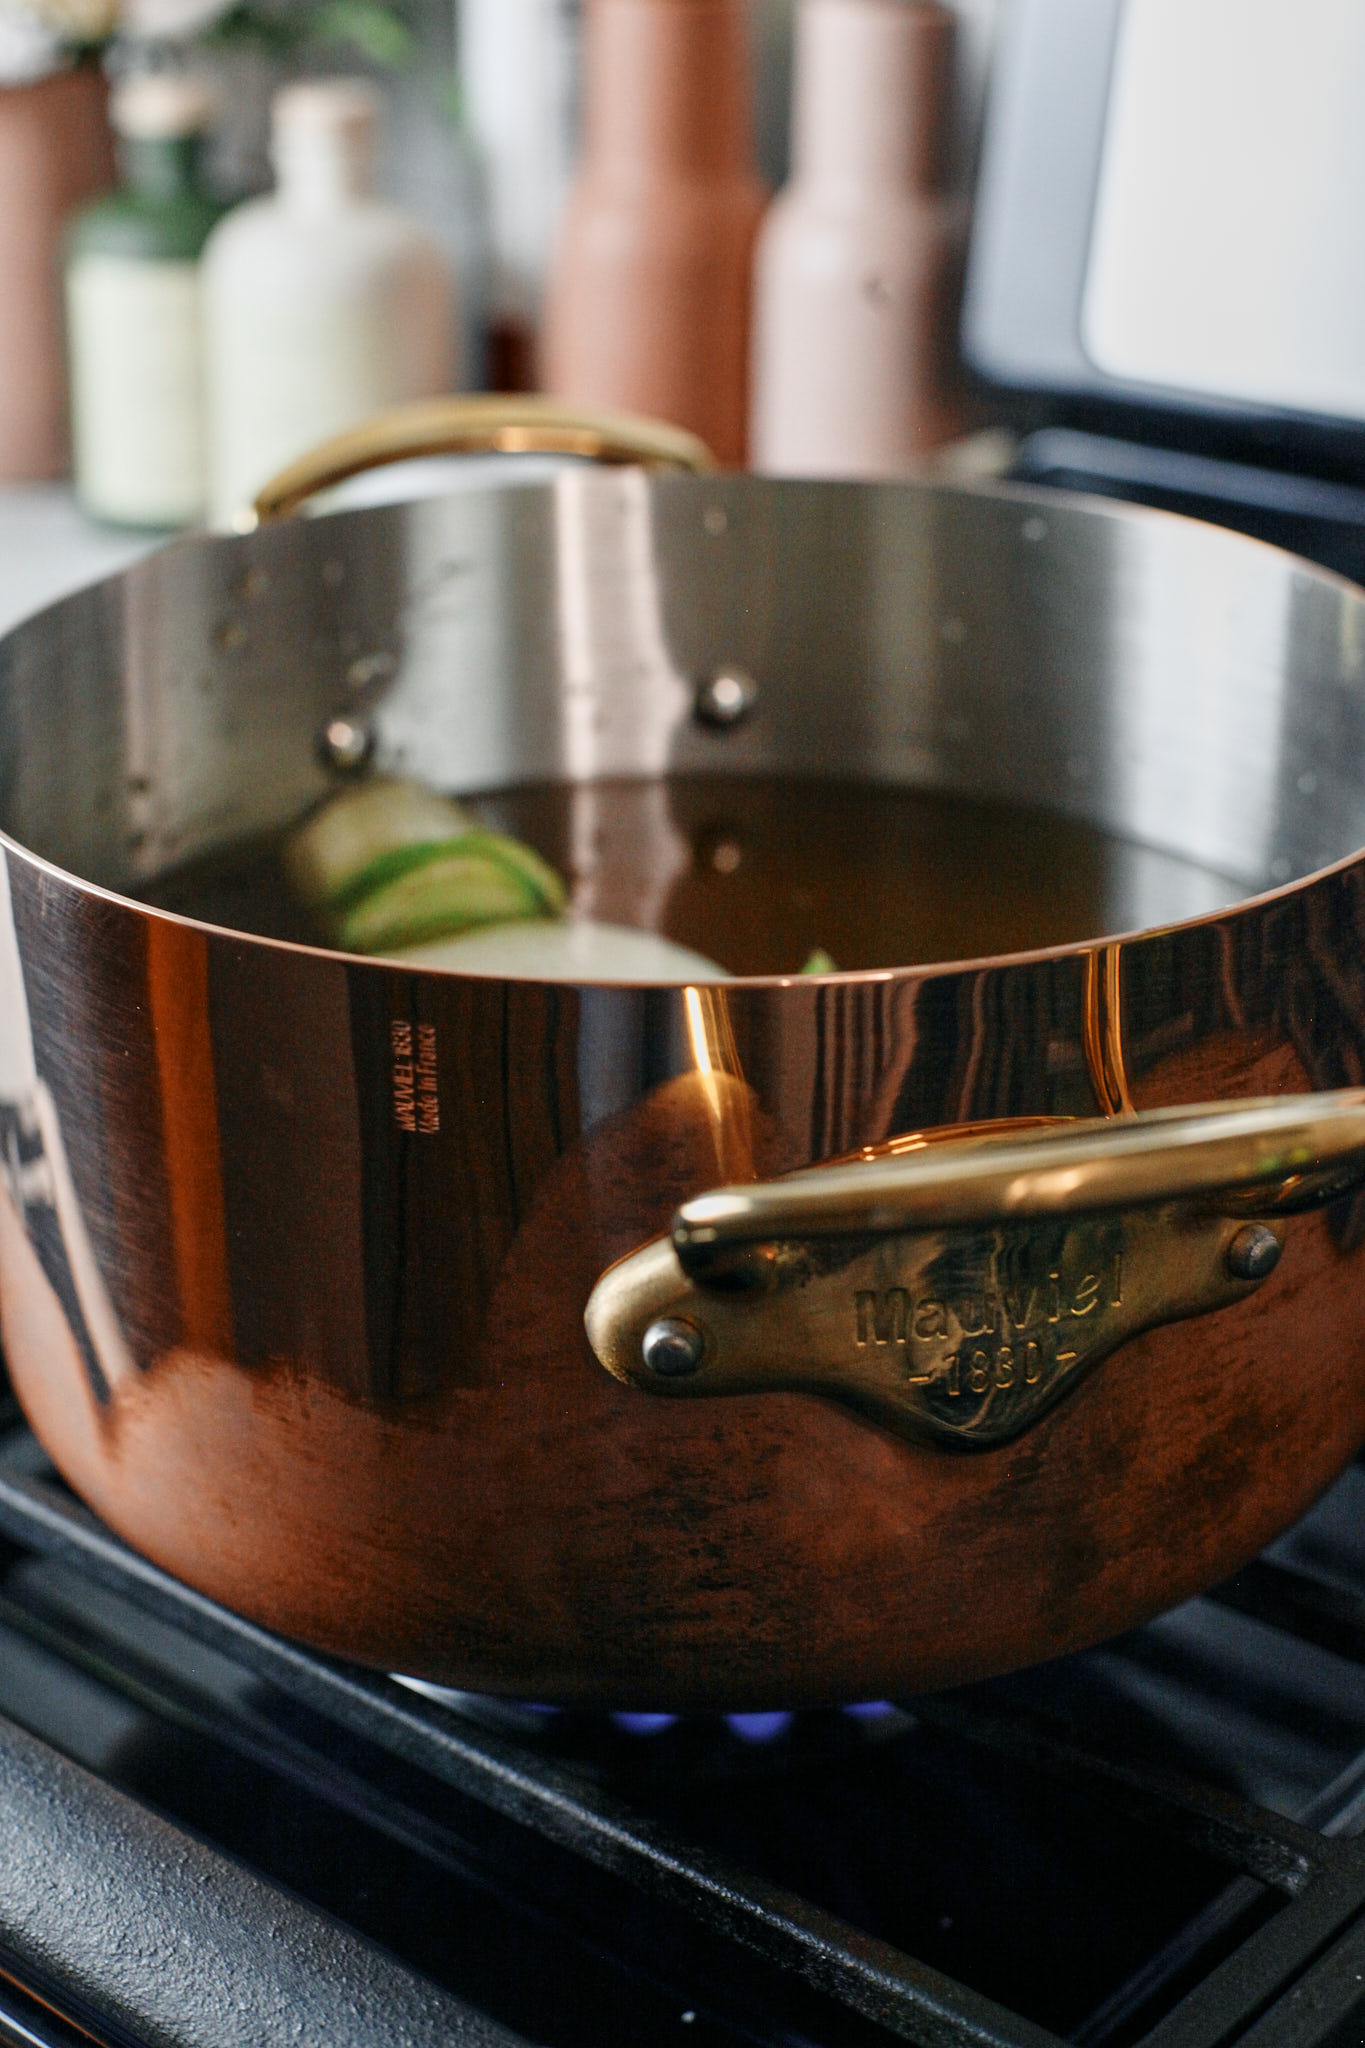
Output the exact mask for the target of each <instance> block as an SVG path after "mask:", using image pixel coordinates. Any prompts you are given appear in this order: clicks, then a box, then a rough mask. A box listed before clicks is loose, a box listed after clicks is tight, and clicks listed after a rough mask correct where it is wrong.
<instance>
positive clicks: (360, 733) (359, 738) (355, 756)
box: [318, 716, 374, 775]
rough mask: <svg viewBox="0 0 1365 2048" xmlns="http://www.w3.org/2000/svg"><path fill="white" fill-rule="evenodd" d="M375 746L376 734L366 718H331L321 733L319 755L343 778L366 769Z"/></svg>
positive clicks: (327, 765)
mask: <svg viewBox="0 0 1365 2048" xmlns="http://www.w3.org/2000/svg"><path fill="white" fill-rule="evenodd" d="M373 746H374V734H373V733H372V732H371V731H370V728H369V726H368V725H366V723H365V721H364V719H363V718H346V717H344V716H338V717H336V718H329V719H328V721H327V723H326V725H324V726H323V728H322V731H321V732H320V733H319V734H318V753H319V755H320V756H321V757H322V761H323V763H324V765H325V766H326V767H328V768H335V769H337V770H339V771H340V772H341V773H342V774H343V775H351V774H354V772H355V770H356V769H357V768H363V767H364V766H365V763H366V762H367V761H368V760H369V758H370V751H371V749H372V747H373Z"/></svg>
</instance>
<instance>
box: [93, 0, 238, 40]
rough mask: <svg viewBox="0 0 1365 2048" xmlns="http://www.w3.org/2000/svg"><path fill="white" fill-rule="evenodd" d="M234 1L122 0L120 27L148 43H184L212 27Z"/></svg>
mask: <svg viewBox="0 0 1365 2048" xmlns="http://www.w3.org/2000/svg"><path fill="white" fill-rule="evenodd" d="M231 5H232V0H122V5H121V6H120V8H119V21H120V26H121V27H122V28H123V30H124V32H125V33H126V34H128V35H130V36H138V37H140V38H142V39H144V40H146V41H148V42H172V43H175V42H183V41H184V40H186V39H187V38H188V37H190V36H197V35H201V34H202V33H203V31H204V30H205V29H206V28H211V27H212V26H213V24H214V22H215V21H217V20H218V18H219V16H220V15H223V14H226V13H227V11H228V8H229V7H230V6H231Z"/></svg>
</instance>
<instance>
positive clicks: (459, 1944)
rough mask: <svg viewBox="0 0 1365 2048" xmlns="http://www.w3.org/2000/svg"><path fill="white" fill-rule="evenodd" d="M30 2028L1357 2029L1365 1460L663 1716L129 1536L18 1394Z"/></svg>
mask: <svg viewBox="0 0 1365 2048" xmlns="http://www.w3.org/2000/svg"><path fill="white" fill-rule="evenodd" d="M0 1536H2V1538H3V1543H2V1545H0V1817H3V1829H4V1835H3V1839H4V1841H5V1846H6V1853H5V1854H4V1855H3V1856H0V2041H3V2042H14V2043H20V2042H23V2043H29V2044H57V2043H64V2044H70V2043H74V2042H78V2041H80V2042H88V2041H91V2040H94V2041H96V2042H101V2043H105V2044H107V2048H132V2044H144V2043H146V2044H150V2043H157V2044H169V2043H176V2044H185V2048H200V2044H203V2048H209V2044H212V2048H224V2044H233V2048H235V2044H237V2043H247V2042H250V2043H253V2044H266V2043H269V2044H273V2043H274V2042H276V2041H279V2042H288V2041H293V2040H299V2041H311V2040H317V2041H325V2042H327V2043H328V2044H330V2048H352V2044H355V2048H361V2044H365V2048H369V2044H371V2043H373V2044H378V2043H380V2042H383V2043H385V2044H386V2048H389V2044H394V2043H398V2042H402V2043H412V2044H425V2043H428V2042H431V2043H435V2042H455V2043H464V2042H469V2043H479V2044H483V2043H487V2044H490V2048H491V2044H512V2043H516V2042H535V2043H540V2044H554V2048H580V2044H583V2048H586V2044H588V2043H592V2044H593V2048H601V2044H603V2043H615V2042H622V2043H636V2042H639V2043H641V2044H644V2043H649V2044H654V2043H678V2044H686V2048H702V2044H710V2043H715V2044H719V2043H738V2042H745V2043H749V2042H752V2043H764V2044H783V2048H788V2044H790V2048H795V2044H798V2043H799V2044H802V2048H816V2044H820V2048H835V2044H839V2048H843V2044H850V2048H852V2044H872V2043H877V2042H889V2041H895V2040H901V2041H911V2042H916V2043H920V2044H923V2048H968V2044H971V2048H988V2044H991V2048H996V2044H998V2048H1057V2044H1059V2043H1060V2042H1063V2041H1067V2042H1073V2043H1077V2044H1082V2048H1128V2044H1133V2048H1135V2044H1137V2043H1143V2044H1144V2048H1230V2044H1232V2043H1238V2044H1245V2048H1253V2044H1254V2048H1309V2044H1314V2048H1354V2044H1358V2043H1359V2042H1361V2041H1362V2040H1365V1840H1362V1836H1361V1829H1362V1827H1365V1673H1363V1672H1362V1665H1365V1466H1356V1467H1354V1468H1352V1469H1351V1470H1350V1471H1348V1472H1347V1473H1346V1474H1345V1476H1344V1477H1343V1478H1342V1479H1341V1480H1340V1481H1339V1482H1338V1483H1337V1485H1336V1486H1335V1487H1334V1488H1333V1489H1332V1491H1331V1492H1330V1493H1329V1494H1328V1495H1327V1496H1326V1497H1325V1498H1324V1499H1323V1501H1322V1502H1320V1503H1319V1505H1318V1507H1317V1508H1315V1509H1314V1511H1313V1512H1312V1513H1311V1514H1310V1515H1309V1516H1308V1517H1307V1518H1306V1519H1305V1520H1304V1521H1303V1522H1302V1523H1300V1524H1299V1525H1298V1527H1297V1528H1296V1529H1294V1530H1293V1531H1291V1532H1290V1534H1289V1535H1287V1536H1286V1537H1284V1538H1282V1539H1281V1541H1280V1542H1278V1543H1277V1544H1275V1545H1274V1546H1273V1547H1272V1548H1271V1549H1270V1550H1269V1551H1268V1552H1267V1553H1266V1554H1265V1555H1264V1556H1263V1557H1262V1558H1261V1559H1260V1560H1258V1562H1257V1563H1255V1564H1254V1565H1252V1566H1251V1567H1250V1568H1249V1569H1248V1570H1247V1571H1245V1572H1243V1573H1242V1574H1241V1575H1240V1576H1239V1577H1238V1578H1237V1579H1236V1580H1234V1581H1233V1582H1232V1583H1230V1584H1229V1585H1226V1586H1223V1587H1221V1588H1219V1589H1218V1590H1217V1591H1216V1592H1214V1593H1213V1594H1211V1595H1210V1596H1208V1597H1207V1598H1204V1599H1200V1600H1196V1601H1193V1602H1191V1603H1190V1604H1188V1605H1187V1606H1185V1607H1182V1608H1179V1609H1177V1610H1176V1611H1175V1612H1173V1613H1171V1614H1169V1615H1166V1616H1164V1617H1162V1618H1161V1619H1159V1620H1158V1621H1156V1622H1153V1623H1152V1624H1151V1625H1150V1626H1148V1627H1146V1628H1144V1629H1141V1630H1139V1631H1137V1632H1135V1633H1134V1634H1132V1635H1130V1636H1128V1637H1127V1638H1125V1639H1123V1640H1122V1641H1120V1642H1117V1643H1114V1644H1110V1645H1107V1646H1105V1647H1104V1648H1102V1649H1098V1650H1095V1651H1092V1652H1089V1653H1087V1654H1085V1655H1082V1656H1078V1657H1072V1658H1069V1659H1066V1660H1064V1661H1062V1662H1059V1663H1056V1664H1053V1665H1049V1666H1045V1667H1043V1668H1041V1669H1038V1670H1035V1671H1032V1672H1026V1673H1022V1674H1019V1675H1017V1676H1016V1677H1014V1678H1011V1679H1008V1680H1002V1681H999V1682H996V1683H993V1684H989V1685H979V1686H973V1687H969V1688H965V1689H962V1690H959V1691H956V1692H953V1693H945V1694H940V1695H937V1696H935V1697H933V1698H928V1699H919V1700H916V1701H914V1702H907V1703H903V1704H898V1703H891V1702H857V1703H854V1705H855V1707H856V1708H857V1711H855V1712H842V1713H834V1712H831V1713H802V1714H797V1715H793V1716H768V1717H759V1716H747V1717H741V1716H736V1717H730V1718H729V1719H727V1718H725V1717H716V1718H714V1719H702V1718H697V1719H683V1720H670V1719H668V1717H652V1718H650V1719H648V1720H645V1719H639V1718H637V1719H634V1720H632V1719H631V1718H630V1717H623V1716H622V1717H616V1718H615V1719H612V1718H610V1717H601V1718H593V1717H589V1716H583V1715H578V1714H569V1713H552V1712H548V1711H546V1710H545V1709H543V1708H539V1707H537V1706H536V1704H535V1703H534V1702H531V1703H527V1704H525V1705H523V1706H512V1705H508V1704H506V1703H499V1702H491V1701H482V1700H478V1699H474V1698H470V1697H468V1696H465V1695H459V1694H442V1695H436V1696H433V1695H432V1693H431V1692H430V1691H429V1690H420V1691H419V1690H417V1689H414V1688H413V1687H412V1686H410V1685H405V1684H403V1683H401V1682H398V1681H395V1680H392V1679H388V1678H384V1677H379V1676H376V1675H374V1674H372V1673H367V1672H362V1671H359V1670H355V1669H351V1668H348V1667H345V1666H343V1665H340V1664H338V1663H336V1662H333V1661H331V1660H329V1659H327V1658H324V1657H320V1656H316V1655H314V1654H312V1653H310V1652H308V1651H305V1650H302V1649H300V1648H298V1647H296V1646H295V1645H292V1644H290V1643H286V1642H284V1641H281V1640H280V1639H278V1638H276V1637H273V1636H271V1635H269V1634H268V1633H266V1632H264V1631H262V1630H261V1629H259V1628H256V1627H254V1626H252V1625H251V1624H249V1623H246V1622H243V1621H240V1620H238V1619H237V1618H236V1617H234V1616H232V1615H230V1614H228V1613H226V1612H225V1611H224V1610H222V1609H221V1608H218V1607H215V1606H214V1605H213V1604H212V1603H211V1602H209V1601H206V1600H204V1599H202V1598H201V1597H200V1596H198V1595H197V1594H194V1593H190V1592H188V1591H186V1590H185V1589H184V1588H182V1587H180V1586H178V1585H177V1584H176V1583H175V1582H174V1581H173V1580H171V1579H169V1578H167V1577H166V1576H165V1575H164V1574H163V1573H161V1572H159V1571H158V1570H156V1569H155V1568H154V1567H152V1566H150V1565H148V1564H147V1563H145V1562H144V1561H143V1560H141V1559H140V1558H138V1557H136V1556H134V1555H133V1554H132V1553H131V1552H130V1551H128V1550H127V1549H126V1548H125V1547H124V1546H123V1545H122V1544H121V1543H120V1542H119V1541H118V1540H117V1539H116V1538H115V1537H113V1536H112V1535H111V1534H110V1533H109V1532H108V1531H107V1530H106V1529H105V1528H103V1527H102V1525H101V1524H100V1523H98V1522H97V1521H96V1520H95V1519H94V1518H93V1517H92V1516H91V1515H90V1514H89V1513H87V1511H86V1510H85V1509H84V1508H82V1507H81V1506H80V1505H79V1504H78V1503H77V1502H75V1501H74V1500H73V1499H72V1497H71V1496H70V1494H69V1493H67V1491H66V1490H65V1489H64V1487H63V1486H62V1485H61V1482H60V1481H59V1480H58V1479H57V1478H56V1477H55V1475H54V1474H53V1472H52V1471H51V1468H50V1467H49V1466H48V1464H47V1462H46V1459H45V1458H44V1456H43V1454H42V1452H41V1450H40V1449H39V1447H38V1446H37V1444H36V1443H35V1442H34V1440H33V1438H32V1437H31V1436H30V1435H29V1433H28V1431H27V1430H26V1429H25V1427H24V1426H23V1423H22V1421H21V1419H20V1418H19V1416H18V1413H17V1411H16V1410H14V1409H13V1408H12V1407H9V1408H7V1409H6V1410H5V1411H4V1413H3V1416H0Z"/></svg>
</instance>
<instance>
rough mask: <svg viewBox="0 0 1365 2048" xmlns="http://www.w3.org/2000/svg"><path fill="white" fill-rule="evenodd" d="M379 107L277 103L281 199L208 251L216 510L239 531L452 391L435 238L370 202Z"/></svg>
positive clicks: (331, 86)
mask: <svg viewBox="0 0 1365 2048" xmlns="http://www.w3.org/2000/svg"><path fill="white" fill-rule="evenodd" d="M377 124H378V102H377V100H376V97H375V94H374V92H373V91H372V90H371V88H370V87H369V86H367V85H365V84H363V83H361V82H359V81H353V80H347V79H334V80H319V81H316V82H313V83H308V84H303V85H293V86H288V87H286V89H285V90H284V91H283V92H281V93H280V94H279V95H278V96H277V98H276V101H275V107H274V120H273V133H272V156H273V160H274V165H275V174H276V180H277V183H276V189H275V191H274V192H273V193H272V194H271V195H270V196H269V197H268V198H265V199H255V200H249V201H248V202H247V203H246V205H244V206H239V207H237V208H236V209H235V210H234V211H233V212H232V213H230V214H229V215H228V217H227V218H226V220H224V221H222V222H220V224H219V226H218V227H217V228H216V229H215V230H214V232H213V234H212V235H211V236H210V237H209V242H208V246H207V248H206V250H205V252H204V279H203V292H204V338H205V366H206V383H207V393H208V401H207V415H208V447H209V485H210V511H211V516H212V519H213V522H214V524H215V525H220V526H224V525H230V524H231V523H232V521H233V519H234V517H236V516H237V515H238V514H239V513H240V512H241V511H242V509H243V507H245V506H246V505H248V504H249V503H250V501H251V499H252V497H253V495H254V494H255V492H256V491H257V490H259V488H260V486H261V485H262V484H263V483H265V482H266V481H267V480H268V479H269V478H270V477H271V476H272V475H273V474H274V473H275V471H276V470H278V469H280V468H282V467H283V466H284V465H285V464H286V463H288V462H291V461H292V460H293V459H294V458H295V457H296V456H298V455H301V454H303V453H304V451H305V450H306V449H308V448H310V447H312V446H313V445H314V444H315V443H316V442H318V441H322V440H325V439H326V438H327V437H328V436H329V435H331V434H335V433H339V432H341V431H342V430H343V429H344V428H346V427H351V426H355V425H357V424H358V423H359V422H360V421H361V420H363V419H365V418H367V417H368V415H370V414H371V413H374V412H378V411H380V410H382V409H383V408H384V407H385V406H388V405H395V404H398V403H400V402H401V401H402V400H404V399H409V398H428V397H432V396H434V395H435V394H436V393H438V392H441V391H445V390H448V389H449V387H450V383H451V379H452V376H453V372H454V363H455V319H454V315H455V299H454V291H453V285H452V279H451V275H450V268H449V264H448V262H447V259H446V257H445V255H444V254H443V252H442V251H441V249H440V248H439V247H438V245H437V244H436V242H435V241H434V240H433V239H432V237H431V236H430V235H428V234H427V232H426V230H425V229H424V228H422V227H420V226H419V225H418V224H417V223H416V222H415V221H413V220H411V219H409V218H408V216H407V215H406V214H404V213H401V212H399V211H398V210H397V209H396V208H394V207H392V206H388V205H385V204H384V203H383V202H382V201H380V200H378V199H376V198H375V196H374V193H373V190H372V177H373V164H374V154H375V141H376V130H377Z"/></svg>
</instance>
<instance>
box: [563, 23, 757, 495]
mask: <svg viewBox="0 0 1365 2048" xmlns="http://www.w3.org/2000/svg"><path fill="white" fill-rule="evenodd" d="M585 72H586V76H585V103H584V123H585V125H584V149H583V159H582V164H581V167H580V170H579V173H578V176H577V178H576V180H575V182H574V185H573V187H572V189H571V192H570V196H569V200H568V204H567V206H566V209H565V214H564V219H563V221H562V223H561V226H560V232H559V237H558V242H557V246H556V250H555V258H554V263H553V267H552V272H551V278H550V288H549V297H548V304H547V308H546V322H545V336H544V374H545V383H546V388H547V389H548V390H550V391H552V392H555V393H557V394H559V395H561V396H563V397H566V398H573V399H579V400H583V401H585V402H588V403H591V404H600V405H614V406H621V407H624V408H626V409H627V410H629V411H634V412H643V413H650V414H653V415H655V416H656V417H658V418H662V419H668V420H673V421H676V422H677V424H678V425H680V426H684V427H688V428H690V429H691V430H692V432H693V433H696V434H699V435H700V436H701V437H702V439H703V440H704V441H706V442H707V443H708V444H709V445H710V447H711V448H712V449H713V450H714V452H715V454H716V455H717V456H718V457H719V458H720V460H721V461H722V462H725V463H731V464H739V463H742V462H743V460H744V454H745V424H746V415H747V409H748V403H747V385H748V348H749V291H750V270H751V265H752V258H753V244H754V236H755V234H756V232H757V228H758V223H759V218H760V215H761V214H762V211H763V205H764V200H765V197H766V194H765V191H764V188H763V185H762V183H761V181H760V179H759V177H758V174H757V172H756V170H755V169H754V165H753V142H752V132H751V128H752V122H751V112H750V99H749V76H748V55H747V48H746V42H745V27H744V18H743V13H742V10H741V7H740V5H739V0H589V5H588V12H587V25H586V47H585Z"/></svg>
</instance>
